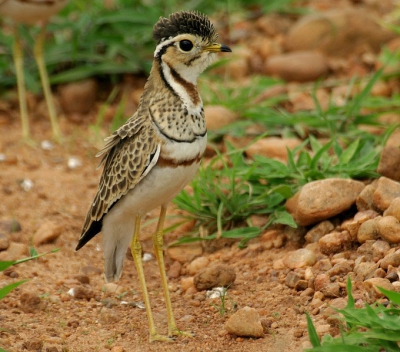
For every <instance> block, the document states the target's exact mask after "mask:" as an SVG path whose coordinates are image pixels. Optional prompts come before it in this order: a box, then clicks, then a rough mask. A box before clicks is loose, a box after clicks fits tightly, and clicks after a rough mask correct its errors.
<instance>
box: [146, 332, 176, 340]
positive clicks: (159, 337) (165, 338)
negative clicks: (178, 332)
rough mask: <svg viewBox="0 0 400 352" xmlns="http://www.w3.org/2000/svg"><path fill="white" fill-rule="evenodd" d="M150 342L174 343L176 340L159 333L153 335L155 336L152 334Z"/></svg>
mask: <svg viewBox="0 0 400 352" xmlns="http://www.w3.org/2000/svg"><path fill="white" fill-rule="evenodd" d="M149 340H150V342H155V341H160V342H174V341H175V338H174V337H169V336H165V335H160V334H158V333H153V334H150V338H149Z"/></svg>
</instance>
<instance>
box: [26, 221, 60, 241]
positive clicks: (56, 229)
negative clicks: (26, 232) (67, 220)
mask: <svg viewBox="0 0 400 352" xmlns="http://www.w3.org/2000/svg"><path fill="white" fill-rule="evenodd" d="M62 230H63V228H62V226H61V225H59V224H57V223H55V222H53V221H45V222H44V223H42V224H41V225H40V227H39V229H38V230H37V231H36V233H35V234H34V235H33V243H34V245H35V246H39V245H41V244H44V243H49V242H53V241H54V240H56V239H57V238H58V237H59V236H60V235H61V233H62Z"/></svg>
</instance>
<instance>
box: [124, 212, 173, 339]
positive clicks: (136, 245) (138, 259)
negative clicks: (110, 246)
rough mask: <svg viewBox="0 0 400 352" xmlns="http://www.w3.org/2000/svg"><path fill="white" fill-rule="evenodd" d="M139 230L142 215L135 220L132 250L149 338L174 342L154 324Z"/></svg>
mask: <svg viewBox="0 0 400 352" xmlns="http://www.w3.org/2000/svg"><path fill="white" fill-rule="evenodd" d="M139 232H140V216H137V217H136V222H135V232H134V234H133V238H132V242H131V252H132V256H133V259H134V261H135V265H136V270H137V273H138V276H139V280H140V285H141V287H142V292H143V299H144V304H145V305H146V312H147V318H148V320H149V332H150V337H149V340H150V342H153V341H169V342H172V341H173V339H171V338H169V337H167V336H163V335H160V334H158V333H157V330H156V327H155V324H154V319H153V314H152V312H151V306H150V299H149V293H148V292H147V286H146V280H145V278H144V272H143V262H142V246H141V245H140V241H139Z"/></svg>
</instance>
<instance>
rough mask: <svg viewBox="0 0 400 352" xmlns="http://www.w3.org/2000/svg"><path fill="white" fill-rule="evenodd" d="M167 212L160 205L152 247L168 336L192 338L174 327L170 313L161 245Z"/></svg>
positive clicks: (169, 299)
mask: <svg viewBox="0 0 400 352" xmlns="http://www.w3.org/2000/svg"><path fill="white" fill-rule="evenodd" d="M166 212H167V206H166V205H162V206H161V211H160V217H159V219H158V224H157V230H156V232H155V233H154V235H153V246H154V252H155V254H156V258H157V263H158V268H159V269H160V276H161V283H162V287H163V291H164V298H165V305H166V307H167V314H168V336H178V335H183V336H190V337H192V336H193V334H192V333H190V332H185V331H180V330H179V329H178V327H177V326H176V322H175V318H174V313H173V311H172V305H171V298H170V295H169V289H168V280H167V275H166V273H165V264H164V257H163V245H164V232H163V228H164V220H165V215H166Z"/></svg>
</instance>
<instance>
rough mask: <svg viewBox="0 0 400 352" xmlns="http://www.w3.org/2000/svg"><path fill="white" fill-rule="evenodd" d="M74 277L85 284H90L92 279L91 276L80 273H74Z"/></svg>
mask: <svg viewBox="0 0 400 352" xmlns="http://www.w3.org/2000/svg"><path fill="white" fill-rule="evenodd" d="M73 278H74V279H75V280H77V281H79V282H80V283H81V284H84V285H88V284H90V279H89V276H87V275H82V274H78V275H74V277H73Z"/></svg>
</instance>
